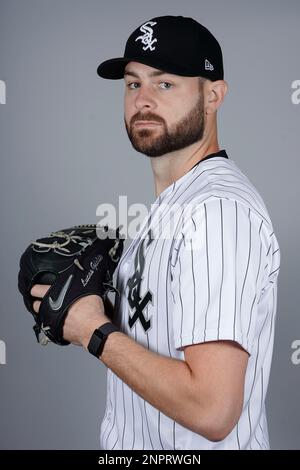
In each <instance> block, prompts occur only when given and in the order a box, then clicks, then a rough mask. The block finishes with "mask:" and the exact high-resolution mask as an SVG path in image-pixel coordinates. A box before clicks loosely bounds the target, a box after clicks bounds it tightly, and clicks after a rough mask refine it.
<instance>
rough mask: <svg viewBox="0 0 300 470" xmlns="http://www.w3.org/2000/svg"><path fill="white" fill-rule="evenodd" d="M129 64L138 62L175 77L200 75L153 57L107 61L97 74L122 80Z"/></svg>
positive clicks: (102, 64) (121, 58)
mask: <svg viewBox="0 0 300 470" xmlns="http://www.w3.org/2000/svg"><path fill="white" fill-rule="evenodd" d="M129 62H139V63H141V64H144V65H149V66H150V67H154V68H156V69H159V70H163V71H164V72H167V73H173V74H175V75H183V76H187V77H194V76H198V75H201V73H200V74H198V73H197V72H195V71H193V72H192V73H191V71H190V70H188V69H187V68H183V67H180V66H178V65H175V64H167V63H166V62H162V61H160V60H158V59H157V58H155V57H147V58H146V57H145V58H141V57H118V58H116V59H109V60H106V61H105V62H102V63H101V64H100V65H99V67H98V68H97V73H98V75H99V76H100V77H102V78H109V79H111V80H118V79H120V78H124V71H125V67H126V65H127V64H128V63H129Z"/></svg>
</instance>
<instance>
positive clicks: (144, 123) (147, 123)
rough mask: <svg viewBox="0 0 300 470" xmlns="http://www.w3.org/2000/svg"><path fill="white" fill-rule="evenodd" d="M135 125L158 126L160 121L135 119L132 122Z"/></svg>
mask: <svg viewBox="0 0 300 470" xmlns="http://www.w3.org/2000/svg"><path fill="white" fill-rule="evenodd" d="M134 125H135V126H138V127H142V126H147V127H152V126H160V125H161V124H160V122H155V121H135V123H134Z"/></svg>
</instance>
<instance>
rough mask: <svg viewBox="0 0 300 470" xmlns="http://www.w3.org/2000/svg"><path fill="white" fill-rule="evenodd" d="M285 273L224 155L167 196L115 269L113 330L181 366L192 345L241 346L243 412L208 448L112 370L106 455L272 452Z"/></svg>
mask: <svg viewBox="0 0 300 470" xmlns="http://www.w3.org/2000/svg"><path fill="white" fill-rule="evenodd" d="M171 213H172V214H173V217H172V218H171V217H170V214H171ZM279 263H280V251H279V246H278V242H277V239H276V237H275V234H274V231H273V227H272V223H271V220H270V217H269V214H268V212H267V209H266V207H265V205H264V202H263V200H262V198H261V196H260V195H259V194H258V192H257V190H256V189H255V187H254V186H253V185H252V184H251V182H250V181H249V179H248V178H247V177H246V176H245V175H244V174H243V173H242V172H241V171H240V169H239V168H238V167H237V165H236V164H235V163H234V162H233V161H232V160H230V159H228V157H227V155H226V152H225V151H224V150H223V151H220V152H218V153H216V154H212V155H210V156H209V157H208V158H206V159H204V160H202V161H200V162H199V163H198V164H196V165H195V166H194V167H193V168H192V169H191V170H190V171H189V172H188V173H186V174H185V175H183V176H182V177H181V178H179V179H178V180H177V181H176V182H175V183H173V184H172V185H171V186H169V187H167V188H166V189H165V190H164V191H163V192H162V193H161V194H160V196H159V197H158V198H157V199H156V201H155V203H154V204H153V205H152V206H151V211H150V212H149V217H147V218H146V220H145V221H144V224H143V226H142V227H141V229H140V231H139V233H138V234H137V236H136V237H135V239H134V240H133V241H132V242H131V244H130V246H129V248H128V249H127V251H126V252H125V253H124V255H123V257H122V259H121V262H120V264H119V266H118V271H117V287H118V289H119V290H120V292H121V295H120V297H119V300H118V301H117V302H116V306H115V309H116V314H117V319H116V323H117V324H118V326H119V327H120V328H121V330H122V331H123V332H124V333H126V334H127V335H129V336H131V337H132V338H133V339H134V340H135V341H137V342H139V343H140V344H142V345H143V346H144V347H145V348H148V349H149V350H152V351H155V352H157V353H159V354H162V355H164V356H168V357H171V358H176V359H181V360H184V346H187V345H191V344H194V343H203V342H205V341H215V340H216V341H217V340H221V339H222V340H234V341H236V342H237V343H239V344H240V345H241V346H242V347H243V348H244V349H245V350H246V351H248V353H249V355H250V356H249V361H248V367H247V371H246V378H245V393H244V406H243V411H242V414H241V416H240V419H239V421H238V423H237V425H236V426H235V427H234V429H233V430H232V432H231V433H230V434H229V435H228V436H227V437H226V438H225V439H224V440H222V441H220V442H211V441H209V440H207V439H206V438H204V437H202V436H201V435H199V434H196V433H194V432H192V431H190V430H189V429H186V428H184V427H183V426H181V425H180V424H178V423H177V422H175V421H174V420H172V419H171V418H169V417H167V416H166V415H164V414H163V413H162V412H160V411H159V410H157V409H155V408H154V407H153V406H151V405H150V404H149V403H148V402H146V401H145V400H143V399H142V398H141V397H140V396H138V395H137V394H136V393H135V392H134V391H133V390H131V389H130V388H129V387H128V386H127V385H126V384H125V383H124V382H123V381H121V380H120V379H119V378H118V377H117V376H116V375H115V374H114V373H113V372H112V371H111V370H108V382H107V404H106V412H105V416H104V419H103V421H102V425H101V433H100V434H101V435H100V444H101V448H103V449H150V450H151V449H156V450H159V449H168V450H169V449H189V450H191V449H268V448H269V437H268V428H267V420H266V412H265V397H266V391H267V385H268V381H269V373H270V366H271V359H272V351H273V340H274V326H275V317H276V304H277V276H278V273H279Z"/></svg>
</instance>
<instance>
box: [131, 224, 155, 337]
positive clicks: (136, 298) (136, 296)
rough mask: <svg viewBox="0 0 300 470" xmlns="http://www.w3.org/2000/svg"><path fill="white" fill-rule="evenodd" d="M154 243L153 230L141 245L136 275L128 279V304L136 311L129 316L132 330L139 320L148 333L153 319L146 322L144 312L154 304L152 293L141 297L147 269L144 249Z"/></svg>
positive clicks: (135, 263)
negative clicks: (150, 304) (145, 269)
mask: <svg viewBox="0 0 300 470" xmlns="http://www.w3.org/2000/svg"><path fill="white" fill-rule="evenodd" d="M152 241H153V239H152V236H151V230H150V231H149V232H148V234H147V237H146V238H145V239H144V240H143V241H142V243H141V244H140V246H139V248H138V250H137V252H136V255H135V260H134V267H135V270H134V273H133V275H132V276H131V277H130V278H129V279H128V282H127V285H128V287H129V292H128V303H129V306H130V308H131V310H133V311H134V314H133V316H129V320H128V324H129V326H130V328H132V327H133V326H134V324H135V322H137V321H138V320H140V322H141V324H142V327H143V328H144V331H145V332H147V331H148V330H149V328H150V326H151V319H149V320H146V318H145V316H144V313H143V312H144V310H145V308H146V306H147V305H148V303H149V302H152V293H151V292H150V291H149V290H148V291H147V292H146V294H145V295H144V296H143V297H141V283H142V280H143V271H144V267H145V254H144V248H145V244H146V248H147V247H148V246H149V245H150V243H151V242H152Z"/></svg>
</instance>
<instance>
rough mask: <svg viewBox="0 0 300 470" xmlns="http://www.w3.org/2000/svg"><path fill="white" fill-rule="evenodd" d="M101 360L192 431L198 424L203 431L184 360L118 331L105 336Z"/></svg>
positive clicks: (136, 389)
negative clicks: (162, 354)
mask: <svg viewBox="0 0 300 470" xmlns="http://www.w3.org/2000/svg"><path fill="white" fill-rule="evenodd" d="M101 360H102V362H103V363H104V364H105V365H106V366H107V367H109V368H110V369H111V370H112V371H113V372H114V373H115V374H116V375H118V377H120V379H122V380H123V381H124V382H125V383H126V384H127V385H128V386H129V387H130V388H131V389H133V390H134V391H135V392H136V393H137V394H138V395H140V396H141V397H142V398H144V399H145V400H146V401H148V402H149V403H150V404H151V405H153V406H154V407H155V408H157V409H159V410H160V411H162V412H163V413H164V414H165V415H167V416H169V417H170V418H172V419H174V420H175V421H177V422H178V423H180V424H182V425H183V426H185V427H187V428H189V429H192V430H193V431H195V432H199V426H200V430H201V425H202V426H203V432H204V433H205V429H204V428H205V415H206V413H205V412H204V406H203V412H202V410H201V401H200V398H201V395H200V392H201V391H199V390H198V393H197V391H196V390H195V384H194V380H193V374H192V371H191V369H190V368H189V366H188V364H187V363H186V362H184V361H181V360H178V359H172V358H167V357H165V356H161V355H159V354H156V353H154V352H152V351H149V350H148V349H146V348H144V347H143V346H141V345H140V344H138V343H136V342H135V341H134V340H132V339H131V338H129V337H128V336H127V335H125V334H123V333H121V332H120V333H119V332H116V333H113V334H111V335H110V336H109V337H108V339H107V341H106V343H105V347H104V350H103V353H102V355H101ZM200 416H202V419H201V422H202V423H200V421H199V419H198V417H200Z"/></svg>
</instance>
